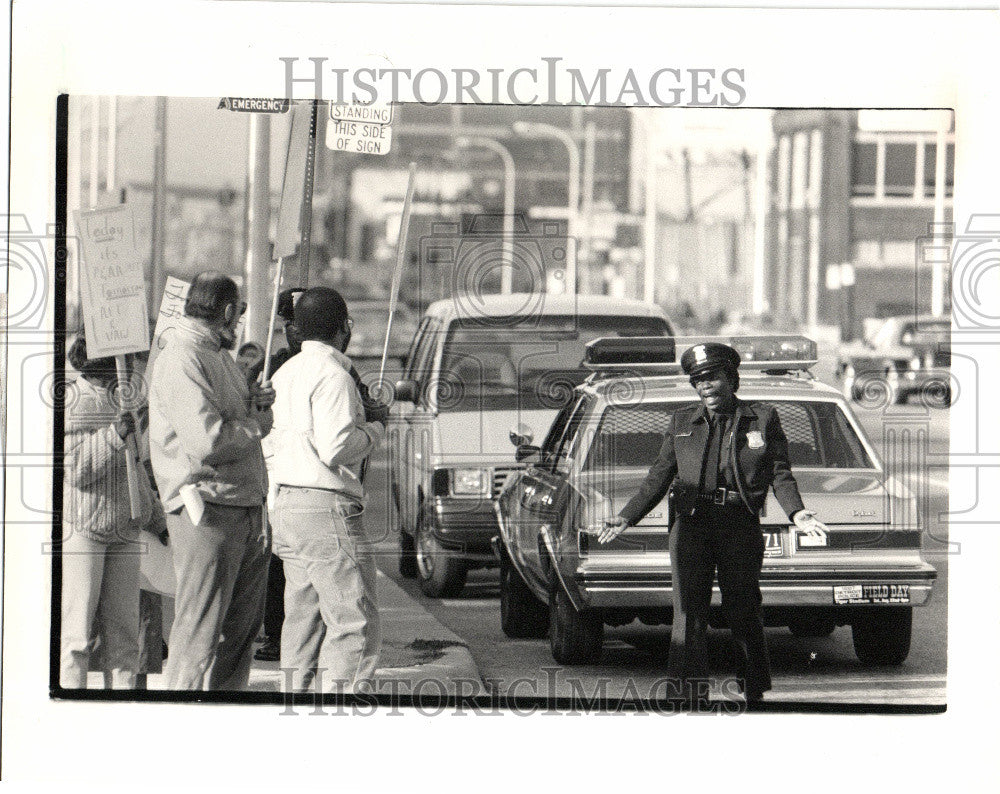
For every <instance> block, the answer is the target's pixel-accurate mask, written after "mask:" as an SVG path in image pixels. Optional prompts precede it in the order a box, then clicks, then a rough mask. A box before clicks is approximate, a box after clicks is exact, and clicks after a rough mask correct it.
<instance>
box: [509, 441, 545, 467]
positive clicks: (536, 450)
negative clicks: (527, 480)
mask: <svg viewBox="0 0 1000 794" xmlns="http://www.w3.org/2000/svg"><path fill="white" fill-rule="evenodd" d="M541 457H542V448H541V447H536V446H534V445H532V444H518V445H517V450H516V451H515V452H514V460H516V461H517V462H518V463H526V462H527V463H536V462H538V461H539V460H541Z"/></svg>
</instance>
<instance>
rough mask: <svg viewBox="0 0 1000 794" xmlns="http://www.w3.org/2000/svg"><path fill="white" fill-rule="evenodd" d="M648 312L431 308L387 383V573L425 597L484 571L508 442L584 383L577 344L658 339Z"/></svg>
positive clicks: (548, 305)
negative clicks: (409, 579) (396, 554)
mask: <svg viewBox="0 0 1000 794" xmlns="http://www.w3.org/2000/svg"><path fill="white" fill-rule="evenodd" d="M670 333H671V326H670V323H669V321H668V320H667V318H666V316H665V315H664V314H663V311H662V310H661V309H660V308H659V307H658V306H655V305H653V304H648V303H642V302H639V301H630V300H621V299H613V298H607V297H602V296H575V297H574V296H553V295H541V296H535V295H504V296H501V295H492V296H484V297H482V298H476V299H475V300H474V301H472V300H470V301H462V300H444V301H438V302H436V303H433V304H431V305H430V306H429V307H428V309H427V311H426V313H425V315H424V317H423V319H422V320H421V321H420V326H419V328H418V330H417V333H416V335H415V337H414V339H413V343H412V345H411V347H410V351H409V353H408V355H407V361H406V366H405V368H404V371H403V378H402V380H400V381H399V382H398V383H396V392H395V402H394V405H393V409H392V418H391V421H390V424H389V439H388V445H389V467H390V478H389V479H390V488H391V492H392V496H393V501H394V504H395V506H396V508H397V511H398V521H399V529H400V558H399V570H400V572H401V573H402V574H403V575H404V576H415V577H417V578H418V579H419V582H420V586H421V589H422V590H423V591H424V593H426V594H427V595H430V596H435V597H437V596H448V595H454V594H456V593H458V592H460V591H461V589H462V588H463V586H464V584H465V579H466V573H467V571H468V570H469V568H470V567H476V566H487V565H496V558H495V557H494V556H493V554H492V551H491V546H490V541H491V539H492V538H493V537H494V536H495V535H496V534H497V532H498V528H497V523H496V516H495V514H494V512H493V504H492V499H493V497H494V496H495V495H496V493H497V492H499V490H500V488H501V487H502V485H503V483H504V480H505V479H506V477H507V475H508V474H510V473H511V472H513V471H516V470H518V469H519V468H520V467H521V465H522V464H520V463H518V462H517V461H516V460H515V459H514V454H513V453H514V449H513V447H512V446H511V442H512V440H513V441H516V442H518V443H524V444H528V443H531V441H532V440H534V439H535V438H536V437H537V436H540V435H541V434H542V433H544V432H545V430H546V428H548V426H549V425H550V424H551V423H552V418H553V417H554V416H555V415H556V413H558V411H559V409H560V408H562V407H563V406H564V405H565V404H566V402H567V401H568V400H569V399H571V398H572V396H573V389H574V387H576V386H577V385H578V384H579V383H581V382H582V381H583V380H584V378H585V377H586V376H587V374H588V373H587V371H586V370H585V369H583V367H582V362H583V355H584V347H585V345H586V343H587V342H589V341H591V340H593V339H595V338H597V337H601V336H608V335H631V336H636V335H638V336H643V335H665V334H670Z"/></svg>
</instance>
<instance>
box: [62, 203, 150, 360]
mask: <svg viewBox="0 0 1000 794" xmlns="http://www.w3.org/2000/svg"><path fill="white" fill-rule="evenodd" d="M76 223H77V229H78V230H79V235H80V244H81V246H82V249H83V250H82V257H81V261H80V271H81V275H82V278H81V280H80V283H81V288H82V289H81V295H80V297H81V304H82V308H83V323H84V331H85V333H86V336H87V355H88V357H90V358H103V357H104V356H121V355H125V354H126V353H137V352H139V351H141V350H148V349H149V318H148V316H147V314H146V283H145V279H144V277H143V272H142V262H141V261H140V259H139V255H138V251H137V249H136V232H135V217H134V215H133V213H132V208H131V207H129V206H127V205H125V204H120V205H117V206H114V207H108V208H106V209H97V210H87V211H82V212H77V213H76Z"/></svg>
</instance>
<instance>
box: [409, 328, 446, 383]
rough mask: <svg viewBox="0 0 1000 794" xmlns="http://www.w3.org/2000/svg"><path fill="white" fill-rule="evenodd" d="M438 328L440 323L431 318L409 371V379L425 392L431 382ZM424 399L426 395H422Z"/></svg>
mask: <svg viewBox="0 0 1000 794" xmlns="http://www.w3.org/2000/svg"><path fill="white" fill-rule="evenodd" d="M440 327H441V321H440V320H437V319H433V318H432V319H431V321H430V322H429V323H428V324H427V328H426V329H425V331H424V338H423V339H421V340H420V345H419V347H418V348H417V351H416V354H415V360H414V362H413V368H412V370H411V371H410V378H411V379H412V380H415V381H416V382H417V383H419V384H420V386H421V388H422V389H423V390H424V391H426V387H427V385H428V383H429V382H430V380H431V367H433V366H434V354H435V353H436V352H437V346H438V339H439V337H440V335H439V334H438V330H439V329H440ZM426 398H427V395H426V393H424V394H423V399H425V400H426Z"/></svg>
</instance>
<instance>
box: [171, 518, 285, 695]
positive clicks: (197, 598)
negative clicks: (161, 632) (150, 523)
mask: <svg viewBox="0 0 1000 794" xmlns="http://www.w3.org/2000/svg"><path fill="white" fill-rule="evenodd" d="M261 510H262V507H261V506H259V505H258V506H256V507H232V506H227V505H218V504H212V503H206V504H205V513H204V515H203V516H202V519H201V523H200V524H198V526H195V525H194V524H192V523H191V521H190V519H189V517H188V514H187V508H184V509H182V510H181V511H179V512H176V513H170V514H168V515H167V529H168V531H169V533H170V545H171V546H172V547H173V552H174V572H175V574H176V576H177V593H176V599H175V603H174V626H173V629H172V630H171V632H170V643H169V645H170V654H169V656H168V657H167V688H168V689H181V690H203V689H204V690H223V691H239V690H243V689H246V686H247V682H248V680H249V678H250V663H251V661H252V656H253V641H254V638H255V637H256V636H257V632H258V630H259V629H260V625H261V620H262V618H263V613H264V589H265V583H266V580H267V563H268V559H269V557H270V553H269V551H268V550H267V548H266V542H265V538H264V534H265V533H264V529H263V524H262V521H261Z"/></svg>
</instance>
